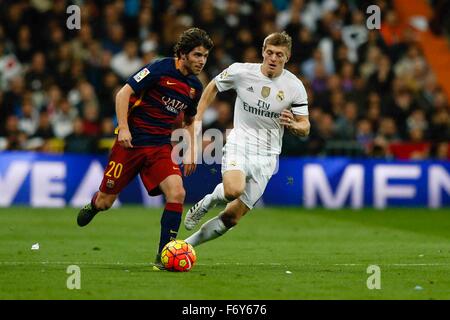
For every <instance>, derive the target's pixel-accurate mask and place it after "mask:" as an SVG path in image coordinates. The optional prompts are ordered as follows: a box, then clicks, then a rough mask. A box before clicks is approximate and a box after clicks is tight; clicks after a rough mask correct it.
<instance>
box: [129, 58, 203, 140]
mask: <svg viewBox="0 0 450 320" xmlns="http://www.w3.org/2000/svg"><path fill="white" fill-rule="evenodd" d="M127 83H128V84H129V85H130V86H131V88H133V90H134V94H132V95H131V97H130V101H129V106H128V108H129V109H128V126H129V128H130V132H131V136H132V138H133V140H132V144H133V146H149V145H150V146H151V145H163V144H170V136H171V134H172V130H173V126H174V124H175V121H176V120H177V117H178V116H179V115H180V113H182V112H183V114H185V115H188V116H192V117H193V116H195V114H196V113H197V104H198V101H199V100H200V96H201V94H202V91H203V86H202V84H201V82H200V80H198V78H197V77H196V76H195V75H192V74H191V75H188V76H185V75H183V74H182V73H181V71H180V70H179V69H178V60H177V59H175V58H164V59H161V60H158V61H156V62H153V63H151V64H148V65H146V66H145V67H144V68H142V69H141V70H140V71H139V72H137V73H136V74H134V75H133V76H131V77H130V78H129V79H128V80H127Z"/></svg>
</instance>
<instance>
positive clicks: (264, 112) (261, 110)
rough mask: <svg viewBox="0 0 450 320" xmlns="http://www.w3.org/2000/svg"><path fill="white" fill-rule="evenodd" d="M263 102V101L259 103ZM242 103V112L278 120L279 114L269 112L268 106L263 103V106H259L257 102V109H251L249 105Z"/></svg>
mask: <svg viewBox="0 0 450 320" xmlns="http://www.w3.org/2000/svg"><path fill="white" fill-rule="evenodd" d="M261 102H263V101H261ZM243 103H244V110H245V111H247V112H250V113H252V114H256V115H257V116H263V117H268V118H275V119H277V118H279V117H280V115H281V113H278V112H273V111H269V110H268V109H269V107H270V104H267V103H265V102H263V104H261V103H260V102H259V101H258V108H256V107H252V106H251V105H249V104H248V103H247V102H245V101H244V102H243Z"/></svg>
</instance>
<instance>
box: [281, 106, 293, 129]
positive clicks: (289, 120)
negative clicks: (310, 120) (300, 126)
mask: <svg viewBox="0 0 450 320" xmlns="http://www.w3.org/2000/svg"><path fill="white" fill-rule="evenodd" d="M280 123H281V125H283V126H285V127H286V128H288V129H291V128H292V127H293V126H294V125H295V119H294V115H293V114H292V112H291V111H289V110H283V111H282V112H281V116H280Z"/></svg>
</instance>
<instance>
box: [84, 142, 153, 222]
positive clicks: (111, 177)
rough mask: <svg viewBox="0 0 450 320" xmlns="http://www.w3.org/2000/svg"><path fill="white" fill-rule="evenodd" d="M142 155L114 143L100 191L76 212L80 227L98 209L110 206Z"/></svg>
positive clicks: (91, 217) (131, 175) (142, 157)
mask: <svg viewBox="0 0 450 320" xmlns="http://www.w3.org/2000/svg"><path fill="white" fill-rule="evenodd" d="M144 156H145V153H144V152H142V151H141V150H137V149H126V148H123V147H122V146H120V145H119V144H118V143H117V142H116V143H115V144H114V146H113V148H112V149H111V154H110V156H109V159H108V165H107V166H106V168H105V171H104V173H103V180H102V182H101V184H100V188H99V189H100V191H98V192H96V193H95V194H94V196H93V197H92V199H91V201H90V202H89V203H88V204H87V205H85V206H84V207H83V208H82V209H81V210H80V212H79V213H78V216H77V223H78V225H79V226H80V227H83V226H86V225H87V224H88V223H89V222H91V220H92V219H93V218H94V217H95V215H96V214H97V213H99V212H100V211H105V210H108V209H109V208H111V206H112V205H113V203H114V201H115V200H116V199H117V196H118V195H119V193H120V192H121V191H122V189H123V188H124V187H125V186H126V185H127V184H128V183H129V182H130V181H131V180H132V179H133V178H134V177H135V176H136V174H137V172H138V171H139V169H140V168H141V166H142V165H143V162H144V160H145V157H144Z"/></svg>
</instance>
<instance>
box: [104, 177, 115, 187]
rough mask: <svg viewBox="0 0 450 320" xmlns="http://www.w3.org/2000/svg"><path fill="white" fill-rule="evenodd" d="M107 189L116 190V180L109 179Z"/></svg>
mask: <svg viewBox="0 0 450 320" xmlns="http://www.w3.org/2000/svg"><path fill="white" fill-rule="evenodd" d="M106 187H107V188H109V189H112V188H114V180H111V179H108V180H107V181H106Z"/></svg>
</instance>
